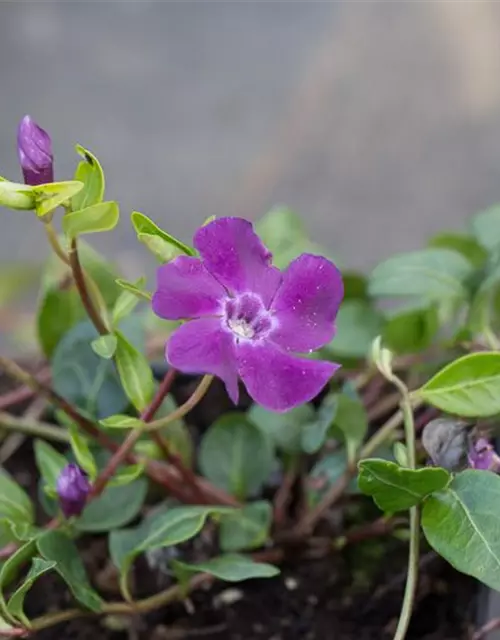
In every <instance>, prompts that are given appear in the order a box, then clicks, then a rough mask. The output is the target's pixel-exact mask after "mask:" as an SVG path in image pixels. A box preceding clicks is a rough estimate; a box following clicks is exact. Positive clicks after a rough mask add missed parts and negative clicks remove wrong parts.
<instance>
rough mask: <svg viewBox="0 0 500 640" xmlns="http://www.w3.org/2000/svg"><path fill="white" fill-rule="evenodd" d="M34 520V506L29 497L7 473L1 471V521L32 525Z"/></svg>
mask: <svg viewBox="0 0 500 640" xmlns="http://www.w3.org/2000/svg"><path fill="white" fill-rule="evenodd" d="M34 518H35V516H34V509H33V505H32V503H31V500H30V498H29V497H28V495H27V494H26V493H25V492H24V491H23V489H21V487H20V486H19V485H18V484H17V483H16V482H14V480H12V478H11V477H10V476H9V474H8V473H7V471H5V470H4V469H0V520H3V519H6V520H9V521H10V522H14V523H16V524H25V523H28V524H31V523H32V522H34Z"/></svg>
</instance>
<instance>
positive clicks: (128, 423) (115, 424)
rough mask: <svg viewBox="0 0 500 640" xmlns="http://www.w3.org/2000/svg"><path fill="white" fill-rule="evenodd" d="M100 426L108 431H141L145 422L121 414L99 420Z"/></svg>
mask: <svg viewBox="0 0 500 640" xmlns="http://www.w3.org/2000/svg"><path fill="white" fill-rule="evenodd" d="M99 424H101V425H102V426H103V427H106V429H139V428H141V427H143V426H144V423H143V421H142V420H140V419H139V418H133V417H132V416H127V415H121V414H118V415H116V416H109V418H104V420H99Z"/></svg>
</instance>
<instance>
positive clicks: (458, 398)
mask: <svg viewBox="0 0 500 640" xmlns="http://www.w3.org/2000/svg"><path fill="white" fill-rule="evenodd" d="M415 395H418V396H419V397H420V398H422V399H423V400H424V401H425V402H427V403H429V404H431V405H433V406H435V407H437V408H438V409H441V410H442V411H446V412H447V413H452V414H455V415H458V416H462V417H466V418H467V417H471V418H472V417H487V416H494V415H496V414H497V413H500V353H496V352H483V353H471V354H469V355H466V356H463V357H462V358H459V359H458V360H455V361H454V362H452V363H450V364H449V365H447V366H446V367H444V369H441V371H439V372H438V373H437V374H436V375H435V376H434V377H433V378H431V379H430V380H429V381H428V382H427V383H426V384H424V386H423V387H421V388H420V389H419V390H418V391H416V392H415Z"/></svg>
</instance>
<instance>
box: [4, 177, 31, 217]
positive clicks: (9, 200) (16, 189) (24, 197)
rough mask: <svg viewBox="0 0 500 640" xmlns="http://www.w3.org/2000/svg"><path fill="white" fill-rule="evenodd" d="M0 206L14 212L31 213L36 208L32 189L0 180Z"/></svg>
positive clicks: (24, 185)
mask: <svg viewBox="0 0 500 640" xmlns="http://www.w3.org/2000/svg"><path fill="white" fill-rule="evenodd" d="M0 206H2V207H6V208H7V209H14V210H16V211H32V210H33V209H34V208H35V206H36V198H35V192H34V190H33V187H30V186H29V185H26V184H19V183H17V182H10V181H9V180H5V178H0Z"/></svg>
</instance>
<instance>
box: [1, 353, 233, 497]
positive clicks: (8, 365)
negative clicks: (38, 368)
mask: <svg viewBox="0 0 500 640" xmlns="http://www.w3.org/2000/svg"><path fill="white" fill-rule="evenodd" d="M0 368H2V369H3V370H4V371H5V372H6V373H7V374H8V375H9V376H10V377H12V378H13V379H15V380H17V381H18V382H21V383H22V384H23V385H26V386H28V387H30V388H31V389H33V390H34V391H35V393H38V394H40V395H42V396H44V397H46V398H47V399H48V400H49V401H50V402H51V403H52V404H54V405H56V406H57V407H58V408H59V409H62V410H63V411H64V412H65V413H66V415H68V416H69V417H70V418H71V419H72V420H74V421H75V422H76V423H77V424H78V426H79V427H80V428H81V429H82V430H83V431H84V432H85V433H86V434H87V435H88V436H90V437H91V438H92V439H94V440H96V442H98V443H99V444H100V445H101V446H102V447H104V448H105V449H108V450H109V451H112V452H115V451H117V450H118V449H119V445H118V444H117V443H116V442H115V441H114V440H111V438H109V437H108V436H106V435H105V434H104V433H103V432H102V431H101V430H100V429H99V428H98V427H97V425H96V424H95V423H94V422H93V421H92V420H89V419H88V418H87V417H86V416H84V415H82V414H81V413H80V412H79V411H78V410H77V409H76V408H75V407H73V406H72V405H71V404H70V403H69V402H68V401H67V400H65V399H64V398H63V397H62V396H60V395H59V394H58V393H56V392H55V391H54V390H53V389H51V388H50V387H48V386H47V385H46V384H44V383H42V382H40V381H39V380H37V379H36V378H34V377H33V376H31V374H29V373H28V372H27V371H24V369H22V368H21V367H20V366H19V365H18V364H17V363H15V362H13V361H11V360H9V359H8V358H5V357H3V356H0ZM126 461H127V462H129V463H130V464H137V463H142V462H144V460H143V459H142V458H140V456H137V455H135V454H133V453H129V454H128V456H127V458H126ZM145 471H146V474H147V475H148V476H149V477H150V478H151V479H152V480H154V481H155V482H157V483H158V484H160V485H161V486H163V487H164V488H165V489H166V490H167V491H168V492H169V493H171V494H172V495H173V496H175V497H179V499H182V500H183V501H187V502H189V501H190V499H191V498H190V496H188V495H187V494H186V491H185V488H184V487H183V484H182V482H181V478H180V475H179V472H178V471H177V470H176V469H174V468H173V467H172V466H165V465H164V464H161V463H158V462H156V461H154V460H147V461H146V468H145ZM198 485H199V486H200V488H201V490H202V491H203V493H204V494H205V496H206V497H207V499H208V500H209V501H210V503H213V504H223V505H227V506H232V507H238V506H240V504H239V502H238V501H237V500H236V499H235V498H233V497H232V496H230V495H228V494H226V493H225V492H224V491H222V490H221V489H218V488H217V487H214V486H213V485H211V483H209V482H208V481H206V480H204V479H203V478H198ZM181 495H182V498H181V497H180V496H181Z"/></svg>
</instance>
